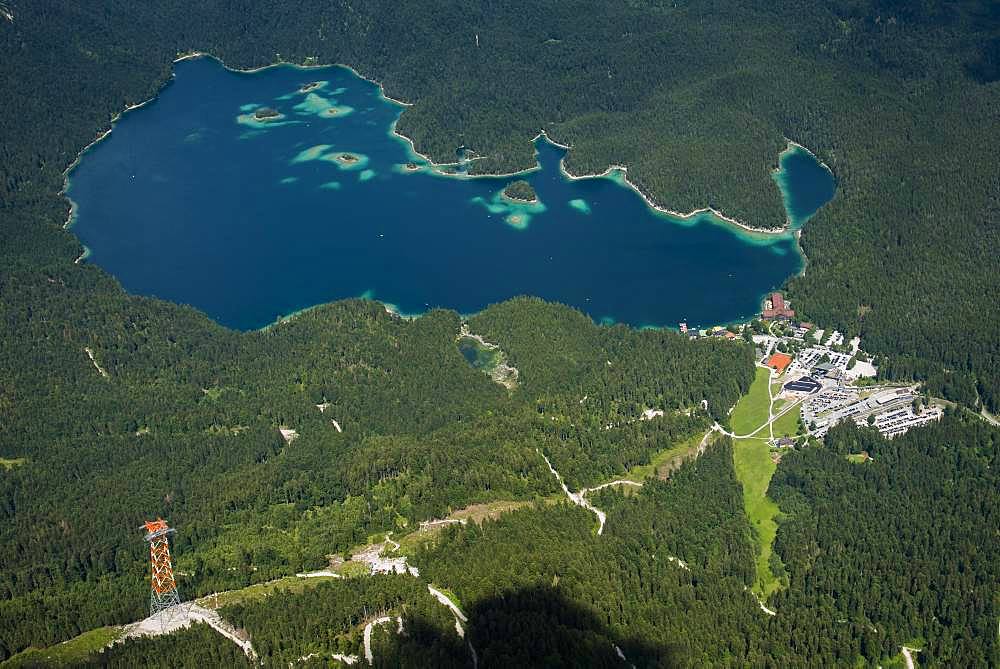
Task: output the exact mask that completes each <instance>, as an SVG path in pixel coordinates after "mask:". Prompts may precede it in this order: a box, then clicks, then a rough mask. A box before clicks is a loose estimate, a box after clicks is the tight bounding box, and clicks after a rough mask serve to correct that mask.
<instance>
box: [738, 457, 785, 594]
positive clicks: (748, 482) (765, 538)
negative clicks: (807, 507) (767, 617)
mask: <svg viewBox="0 0 1000 669" xmlns="http://www.w3.org/2000/svg"><path fill="white" fill-rule="evenodd" d="M733 466H734V467H735V469H736V478H738V479H739V481H740V483H741V484H743V507H744V510H745V511H746V514H747V518H748V519H749V520H750V525H751V526H752V527H753V529H754V532H755V534H756V539H757V559H756V568H757V583H756V584H755V585H754V590H755V591H757V593H758V594H760V595H762V596H763V597H764V598H765V599H766V598H767V596H768V595H770V594H771V593H772V592H774V591H775V590H777V589H778V588H779V587H780V583H779V582H778V579H777V578H776V577H775V576H774V574H773V573H772V572H771V567H770V560H771V553H772V549H773V546H774V537H775V535H776V534H777V532H778V523H777V517H778V505H777V504H775V503H774V502H773V501H772V500H771V499H770V498H769V497H767V495H766V493H767V486H768V484H769V483H770V482H771V476H772V475H773V474H774V470H775V469H777V465H776V464H775V463H774V462H772V460H771V449H770V447H768V445H767V442H766V441H764V440H761V439H736V440H735V443H734V444H733Z"/></svg>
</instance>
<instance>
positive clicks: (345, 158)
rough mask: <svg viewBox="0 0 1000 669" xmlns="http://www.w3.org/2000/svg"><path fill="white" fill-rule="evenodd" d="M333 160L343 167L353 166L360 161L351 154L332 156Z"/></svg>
mask: <svg viewBox="0 0 1000 669" xmlns="http://www.w3.org/2000/svg"><path fill="white" fill-rule="evenodd" d="M334 160H336V161H337V162H338V163H342V164H344V165H353V164H354V163H356V162H358V161H359V160H361V159H360V158H358V157H357V156H356V155H354V154H353V153H338V154H337V155H336V156H334Z"/></svg>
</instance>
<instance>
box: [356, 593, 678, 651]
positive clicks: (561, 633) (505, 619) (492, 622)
mask: <svg viewBox="0 0 1000 669" xmlns="http://www.w3.org/2000/svg"><path fill="white" fill-rule="evenodd" d="M465 613H466V614H467V615H468V617H469V622H468V624H467V625H466V626H465V627H466V639H467V640H468V641H469V642H471V644H472V646H473V647H474V648H475V649H476V654H477V657H478V660H479V667H480V669H489V668H491V667H498V668H499V667H503V668H504V669H507V668H509V667H567V668H568V667H616V668H621V667H629V666H635V667H676V666H682V665H685V664H686V662H685V661H684V651H683V649H682V648H680V647H664V646H659V645H654V644H650V643H648V642H646V641H643V640H642V639H637V638H623V637H621V636H618V635H616V634H615V633H614V632H612V631H611V630H610V629H609V628H608V627H607V626H606V625H605V624H604V623H602V622H601V621H600V620H599V619H598V618H597V616H595V615H594V613H593V612H592V611H589V610H587V609H585V608H583V607H581V606H580V605H579V604H577V603H575V602H572V601H570V600H569V599H567V598H566V597H565V596H564V595H563V594H562V593H560V592H559V590H557V589H555V588H547V587H534V588H527V589H523V590H517V591H513V592H508V593H505V594H504V595H502V596H498V597H496V598H492V599H488V600H483V601H481V602H479V603H477V604H476V605H475V606H473V607H471V608H470V609H468V610H466V612H465ZM405 626H406V630H407V631H406V633H405V634H404V635H403V636H402V637H397V641H396V644H395V646H396V647H395V648H394V649H393V651H394V652H390V653H389V654H388V655H383V656H382V657H378V656H377V655H376V658H375V665H376V666H383V667H388V666H392V667H401V666H406V667H430V666H434V667H449V666H450V667H470V666H472V660H471V656H470V653H469V649H468V647H467V646H465V645H464V644H462V643H460V642H458V640H457V638H456V637H453V636H452V637H450V638H449V637H445V636H443V635H442V634H441V633H440V630H439V628H436V627H434V626H433V625H431V624H430V623H429V622H428V621H426V620H422V619H421V618H419V617H414V616H410V617H408V618H407V619H406V625H405ZM616 646H617V647H618V648H620V649H621V650H622V652H623V653H624V655H625V657H626V658H627V661H624V660H622V658H621V657H620V656H619V655H618V653H617V651H616V650H615V648H616Z"/></svg>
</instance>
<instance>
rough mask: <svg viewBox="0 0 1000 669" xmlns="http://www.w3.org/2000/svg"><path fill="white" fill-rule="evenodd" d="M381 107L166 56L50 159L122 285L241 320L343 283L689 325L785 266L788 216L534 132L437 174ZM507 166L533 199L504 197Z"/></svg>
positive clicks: (360, 83) (735, 314)
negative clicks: (739, 214) (150, 81)
mask: <svg viewBox="0 0 1000 669" xmlns="http://www.w3.org/2000/svg"><path fill="white" fill-rule="evenodd" d="M401 112H402V107H401V106H400V105H398V104H396V103H394V102H391V101H389V100H387V99H386V98H385V97H384V96H383V95H382V94H381V92H380V90H379V88H378V87H377V86H376V85H375V84H373V83H371V82H368V81H366V80H364V79H362V78H360V77H358V76H357V75H355V74H354V73H353V72H352V71H351V70H349V69H348V68H344V67H339V66H331V67H314V68H301V67H296V66H290V65H281V66H275V67H269V68H265V69H262V70H259V71H256V72H252V73H242V72H234V71H231V70H228V69H226V68H224V67H223V66H222V65H221V64H220V63H219V62H218V61H216V60H214V59H211V58H195V59H189V60H183V61H180V62H178V63H176V64H175V78H174V80H173V81H172V82H171V83H170V84H169V85H168V86H167V87H166V88H164V89H163V90H162V91H161V92H160V95H159V96H158V97H157V98H155V99H154V100H152V101H150V102H149V103H148V104H146V105H144V106H142V107H141V108H139V109H136V110H134V111H130V112H128V113H126V114H124V115H123V116H122V117H121V118H120V119H119V120H118V122H117V123H116V125H115V128H114V131H113V132H112V133H110V134H109V135H108V136H107V137H106V138H105V139H103V140H102V141H100V142H97V143H96V144H94V145H93V146H91V147H90V148H89V149H88V150H87V151H86V152H85V153H84V155H83V156H82V157H81V160H80V161H79V164H78V165H77V166H76V168H75V169H73V170H72V171H71V172H70V174H69V176H68V188H67V193H68V195H69V197H70V198H71V199H72V201H73V202H74V214H73V218H72V224H73V230H74V232H75V233H76V234H77V236H78V237H79V238H80V240H81V242H82V243H83V244H84V245H85V246H86V248H87V250H88V252H89V256H88V259H87V261H88V262H92V263H95V264H97V265H99V266H101V267H103V268H104V269H106V270H107V271H108V272H110V273H111V274H113V275H114V276H115V277H117V279H118V280H119V281H120V282H121V284H122V285H123V287H124V288H125V289H126V290H128V291H129V292H131V293H134V294H139V295H148V296H155V297H159V298H162V299H167V300H171V301H174V302H179V303H186V304H190V305H192V306H194V307H196V308H198V309H201V310H202V311H204V312H205V313H207V314H208V315H209V316H210V317H212V318H213V319H215V320H216V321H218V322H219V323H221V324H223V325H226V326H228V327H232V328H236V329H242V330H250V329H255V328H260V327H263V326H266V325H268V324H270V323H273V322H275V320H276V319H278V318H279V317H281V316H283V315H287V314H291V313H294V312H296V311H298V310H301V309H305V308H308V307H310V306H313V305H317V304H321V303H325V302H330V301H333V300H337V299H343V298H348V297H360V296H364V297H369V298H373V299H378V300H380V301H382V302H385V303H386V304H387V305H391V306H392V307H393V308H394V309H396V310H398V311H399V312H401V313H404V314H418V313H422V312H424V311H426V310H428V309H430V308H434V307H445V308H450V309H455V310H456V311H459V312H460V313H474V312H476V311H479V310H481V309H482V308H484V307H486V306H487V305H489V304H491V303H494V302H499V301H502V300H504V299H507V298H510V297H513V296H517V295H524V294H528V295H536V296H539V297H542V298H544V299H547V300H553V301H559V302H563V303H566V304H569V305H572V306H574V307H577V308H579V309H581V310H582V311H584V312H586V313H587V314H589V315H590V316H591V317H592V318H594V319H595V320H597V321H605V322H624V323H628V324H630V325H633V326H637V327H642V326H674V325H676V323H677V322H678V321H681V320H686V321H688V322H689V323H691V324H700V325H709V324H715V323H725V322H730V321H733V320H738V319H742V318H746V317H749V316H751V315H753V314H754V313H756V312H757V311H758V308H759V302H760V298H761V296H762V295H763V294H764V293H765V292H766V291H768V290H770V289H772V288H774V287H776V286H778V285H780V284H781V283H782V282H783V281H784V280H785V279H786V278H787V277H788V276H790V275H792V274H794V273H796V272H798V271H799V270H800V269H801V266H802V257H801V255H800V253H799V251H798V247H797V245H796V243H795V240H794V237H793V235H792V234H785V235H771V236H766V237H765V236H759V235H751V234H748V233H746V232H744V231H742V230H739V229H738V228H736V227H735V226H731V225H729V224H725V223H722V222H720V221H719V220H718V219H715V218H714V216H712V215H711V214H700V215H698V216H695V217H693V218H691V219H683V220H682V219H677V218H673V217H671V216H668V215H665V214H662V213H660V212H657V211H655V210H653V209H651V208H650V207H649V206H648V205H647V204H646V202H645V201H644V200H643V199H642V198H641V197H640V196H639V195H638V194H637V193H636V192H635V191H634V190H633V189H632V188H631V187H629V186H627V184H625V183H624V181H623V179H622V177H621V175H620V174H614V173H613V174H611V175H609V176H607V177H593V178H583V179H570V178H568V177H567V176H566V175H565V174H564V173H563V172H562V171H561V169H560V161H561V158H562V156H563V155H564V149H562V148H560V147H558V146H556V145H554V144H551V143H549V142H548V141H546V140H545V139H544V138H540V139H538V140H536V143H535V144H536V150H537V160H538V166H537V168H535V169H533V170H529V171H527V172H524V173H521V174H519V175H517V176H516V177H475V178H472V177H467V176H464V175H463V174H462V171H463V166H462V165H461V164H458V165H456V166H455V167H454V168H449V169H451V170H453V171H454V172H456V173H457V174H456V175H452V176H447V175H443V174H441V173H440V170H435V169H432V168H431V166H430V165H429V164H428V163H427V161H426V160H424V159H423V158H421V157H419V156H417V155H416V154H414V153H413V151H412V149H411V147H410V145H409V144H408V143H407V142H406V141H404V140H403V139H402V138H400V137H399V136H397V135H395V134H394V132H393V128H394V124H395V122H396V119H397V118H398V117H399V115H400V113H401ZM473 148H474V147H473ZM457 155H461V154H457ZM806 155H807V156H810V157H811V154H806ZM813 162H815V160H814V159H813ZM817 164H818V163H817ZM793 167H794V166H793ZM787 170H788V166H786V165H783V166H782V171H783V172H784V171H787ZM793 171H794V169H793ZM514 179H524V180H526V181H528V182H529V183H530V184H531V186H532V187H533V188H534V190H535V192H536V194H537V200H538V201H537V202H534V203H522V202H516V201H512V200H509V199H508V198H506V197H504V196H503V194H502V191H503V189H504V187H505V186H506V185H507V184H508V183H510V182H511V181H512V180H514ZM777 179H778V178H777V177H776V180H777ZM781 183H783V182H780V181H779V185H780V184H781ZM792 185H793V186H794V184H792ZM786 196H787V194H786ZM789 218H790V219H793V216H792V215H791V214H790V216H789Z"/></svg>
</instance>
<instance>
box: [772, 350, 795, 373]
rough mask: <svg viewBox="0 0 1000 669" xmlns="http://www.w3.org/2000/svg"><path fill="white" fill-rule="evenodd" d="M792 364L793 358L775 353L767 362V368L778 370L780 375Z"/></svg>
mask: <svg viewBox="0 0 1000 669" xmlns="http://www.w3.org/2000/svg"><path fill="white" fill-rule="evenodd" d="M790 364H792V356H790V355H786V354H784V353H775V354H774V355H772V356H771V357H770V358H769V359H768V361H767V366H768V367H771V368H773V369H775V370H777V371H778V374H781V373H782V372H784V371H785V368H786V367H788V366H789V365H790Z"/></svg>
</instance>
